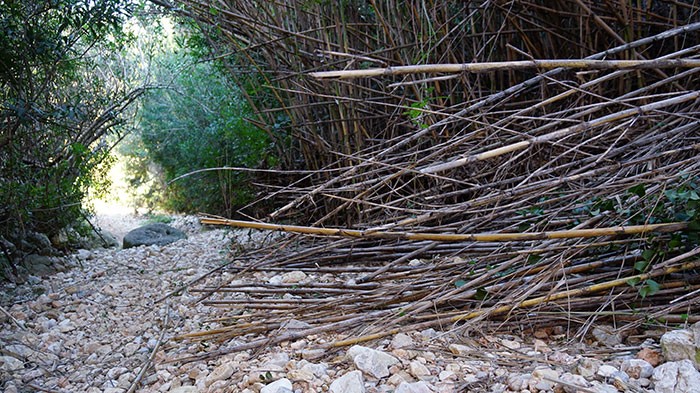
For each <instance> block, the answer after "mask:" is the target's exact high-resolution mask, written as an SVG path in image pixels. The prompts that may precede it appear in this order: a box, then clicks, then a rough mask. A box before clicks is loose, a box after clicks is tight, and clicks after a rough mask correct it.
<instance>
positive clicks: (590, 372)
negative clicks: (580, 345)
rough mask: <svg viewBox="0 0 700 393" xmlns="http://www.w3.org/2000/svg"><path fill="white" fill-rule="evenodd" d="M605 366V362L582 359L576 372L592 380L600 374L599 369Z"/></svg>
mask: <svg viewBox="0 0 700 393" xmlns="http://www.w3.org/2000/svg"><path fill="white" fill-rule="evenodd" d="M602 365H603V362H602V361H600V360H598V359H593V358H581V359H579V360H578V362H577V363H576V368H575V369H576V372H577V373H578V374H579V375H580V376H582V377H584V378H591V377H593V376H594V375H596V373H597V372H598V368H600V366H602Z"/></svg>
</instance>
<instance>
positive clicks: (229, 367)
mask: <svg viewBox="0 0 700 393" xmlns="http://www.w3.org/2000/svg"><path fill="white" fill-rule="evenodd" d="M234 371H236V370H235V368H234V366H233V364H232V362H227V363H224V364H222V365H220V366H218V367H216V368H215V369H214V371H212V372H211V373H210V374H209V375H207V378H206V380H205V382H204V385H205V386H207V387H208V386H209V385H211V384H213V383H214V382H216V381H223V380H225V379H228V378H229V377H231V375H233V372H234Z"/></svg>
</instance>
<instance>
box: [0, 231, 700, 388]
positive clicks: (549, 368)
mask: <svg viewBox="0 0 700 393" xmlns="http://www.w3.org/2000/svg"><path fill="white" fill-rule="evenodd" d="M124 222H126V224H123V223H124ZM122 224H123V225H138V224H139V221H138V220H132V221H129V220H128V219H127V220H126V221H122ZM123 225H122V227H119V225H117V226H116V229H117V231H122V232H123ZM172 225H173V226H175V227H177V228H179V229H182V230H184V231H185V232H186V233H187V234H188V236H189V237H188V239H185V240H180V241H177V242H175V243H173V244H170V245H167V246H162V247H160V246H150V247H138V248H132V249H127V250H122V249H98V250H90V251H88V250H81V251H80V252H78V253H76V254H75V255H72V256H70V257H69V258H68V260H69V264H70V265H72V268H71V269H70V270H68V271H66V272H61V273H57V274H54V275H52V276H49V277H46V278H39V277H30V278H29V279H28V280H27V282H25V283H23V284H18V285H16V284H8V283H5V284H2V288H0V289H1V291H2V292H1V294H2V295H1V297H0V305H1V306H2V307H3V309H4V310H5V311H7V314H5V313H2V314H0V323H1V326H2V330H1V332H0V349H1V352H2V353H0V381H1V382H0V389H4V392H7V393H13V392H35V391H45V392H89V393H98V392H99V393H126V392H177V393H194V392H212V393H213V392H245V393H251V392H262V393H283V392H290V391H291V392H327V391H330V392H336V393H340V392H397V393H422V392H425V393H428V392H462V391H467V392H469V391H473V392H521V393H526V392H531V393H534V392H617V391H622V392H658V393H666V392H669V393H670V392H700V388H697V386H700V374H698V373H697V371H696V370H695V368H694V364H693V363H692V361H690V360H686V361H678V362H666V363H663V362H662V355H661V350H660V349H659V345H658V335H659V334H660V333H661V332H653V331H652V332H642V333H641V334H640V335H639V336H638V337H626V338H623V337H620V336H618V335H616V334H614V333H612V332H609V331H607V330H606V327H605V326H597V327H596V328H595V329H592V330H595V337H596V339H590V337H589V339H588V340H584V341H583V342H582V341H581V340H569V339H567V335H566V331H565V329H564V328H563V327H562V328H550V329H542V330H539V331H535V332H534V334H532V332H530V333H520V332H512V334H507V335H506V334H498V335H495V334H493V335H490V334H484V333H475V332H471V334H470V335H469V336H464V335H463V334H462V333H454V334H451V333H449V332H447V333H445V332H440V331H435V330H432V329H429V330H426V331H420V332H409V333H408V334H399V335H396V336H393V337H389V338H387V339H385V340H380V341H374V342H369V343H363V344H362V345H359V346H354V347H350V348H339V349H336V350H334V351H333V352H328V351H326V350H323V349H320V348H321V346H322V344H324V343H327V342H329V341H333V340H336V339H339V338H348V337H346V336H331V335H313V336H308V337H305V338H303V339H300V340H297V341H293V342H284V343H282V344H280V345H275V346H269V347H264V348H262V349H260V350H247V351H238V352H233V353H228V354H225V355H222V356H217V357H214V358H212V359H210V360H199V361H193V362H180V361H178V359H182V358H183V357H186V356H190V355H198V354H204V353H211V352H213V351H217V350H220V349H222V348H226V347H227V346H229V345H232V344H241V343H245V340H246V337H243V338H237V339H236V341H235V342H222V343H217V342H209V341H204V342H184V341H176V340H174V338H175V337H177V336H179V335H182V334H187V333H192V332H197V331H203V330H208V329H215V328H218V327H220V326H221V325H219V324H218V322H216V321H211V320H212V319H215V318H216V317H217V316H220V315H221V313H222V310H219V309H215V308H212V307H207V306H204V305H202V304H200V303H198V302H197V299H198V296H199V295H200V294H198V293H192V292H189V291H184V292H182V293H180V294H178V295H175V296H172V297H169V298H166V299H164V300H163V297H164V295H166V294H168V293H169V292H171V291H173V290H175V289H177V288H178V287H180V286H181V285H182V284H183V283H186V282H188V281H190V280H193V279H195V278H197V277H200V276H202V275H204V274H205V273H206V272H208V271H210V270H211V269H213V268H216V267H218V266H220V265H221V264H222V263H223V262H225V261H226V260H227V257H228V255H229V253H228V250H229V249H230V248H231V247H238V246H246V245H250V244H251V242H256V241H258V240H259V239H261V237H260V236H261V235H259V234H252V235H251V234H250V233H249V232H246V231H230V230H223V229H208V230H205V229H202V228H201V227H200V226H199V225H198V223H197V221H196V219H195V218H192V217H183V218H178V219H177V220H176V221H175V222H173V223H172ZM120 228H121V229H120ZM110 229H112V230H115V227H112V228H110ZM119 235H121V236H123V233H118V236H119ZM293 273H294V272H290V273H287V276H285V277H274V275H273V274H272V273H270V274H269V277H267V276H261V275H264V273H259V272H258V273H255V274H256V280H258V281H259V280H261V279H262V280H270V281H275V280H280V279H283V280H286V281H285V282H293V281H294V280H309V279H310V280H316V281H319V282H323V281H324V280H331V279H332V277H328V276H323V275H319V276H317V277H316V276H311V275H309V276H306V275H301V274H297V275H295V274H293ZM231 278H235V279H242V278H241V277H232V276H230V275H229V274H227V273H225V274H223V275H212V276H211V277H209V278H207V279H205V281H207V280H208V281H209V283H210V284H212V285H215V284H217V283H218V282H219V280H228V279H231ZM243 279H244V278H243ZM286 328H287V329H293V328H294V327H293V326H291V324H290V326H287V327H286ZM646 333H652V334H651V335H650V336H651V338H647V337H645V335H646ZM688 334H690V335H691V336H692V334H694V333H693V332H692V331H690V333H688ZM698 334H700V331H699V332H698ZM589 336H592V335H589ZM251 339H252V338H251ZM688 345H692V344H688ZM688 364H690V369H688ZM667 365H671V366H667ZM673 367H675V368H673ZM684 367H685V368H684ZM691 369H692V370H691ZM671 373H675V374H674V375H673V376H672V377H666V378H667V380H662V379H661V378H662V377H664V376H663V375H662V374H671ZM657 374H658V375H657ZM669 378H672V379H673V380H672V381H671V380H670V379H669ZM679 378H685V379H683V381H680V379H679ZM693 378H696V379H693ZM679 381H680V382H679ZM695 382H697V384H695V385H692V384H693V383H695ZM681 383H686V384H688V383H689V384H691V385H688V386H690V387H689V389H691V390H682V389H681V386H680V384H681ZM664 384H665V385H664ZM669 384H673V385H672V386H671V387H670V388H664V386H666V385H669ZM664 389H666V390H664ZM668 389H673V390H668ZM692 389H696V390H692Z"/></svg>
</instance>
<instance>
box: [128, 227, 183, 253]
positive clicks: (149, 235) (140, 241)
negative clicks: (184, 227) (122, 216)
mask: <svg viewBox="0 0 700 393" xmlns="http://www.w3.org/2000/svg"><path fill="white" fill-rule="evenodd" d="M180 239H187V235H185V234H184V233H183V232H182V231H180V230H178V229H175V228H173V227H171V226H170V225H165V224H161V223H156V224H148V225H144V226H142V227H139V228H136V229H134V230H133V231H131V232H129V233H127V234H126V236H124V242H123V247H124V248H131V247H138V246H150V245H153V244H156V245H159V246H164V245H166V244H170V243H172V242H174V241H177V240H180Z"/></svg>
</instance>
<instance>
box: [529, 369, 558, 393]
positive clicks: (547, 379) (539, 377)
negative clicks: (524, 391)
mask: <svg viewBox="0 0 700 393" xmlns="http://www.w3.org/2000/svg"><path fill="white" fill-rule="evenodd" d="M557 379H559V372H557V371H556V370H552V369H551V368H549V367H538V368H535V371H533V372H532V379H530V382H529V386H530V390H535V389H537V390H551V389H552V388H553V387H554V384H555V382H552V381H553V380H557Z"/></svg>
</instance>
